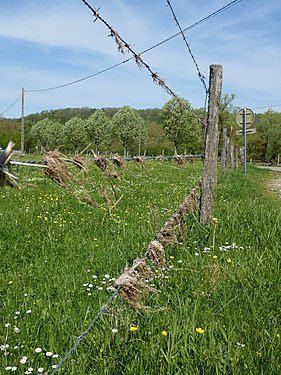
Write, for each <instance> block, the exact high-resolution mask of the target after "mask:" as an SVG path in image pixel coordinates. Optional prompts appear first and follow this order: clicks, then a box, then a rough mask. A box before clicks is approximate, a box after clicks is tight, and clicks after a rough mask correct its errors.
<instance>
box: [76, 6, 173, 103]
mask: <svg viewBox="0 0 281 375" xmlns="http://www.w3.org/2000/svg"><path fill="white" fill-rule="evenodd" d="M81 1H82V2H83V3H84V4H85V5H86V6H87V7H88V8H89V9H90V10H91V12H92V13H93V15H94V16H95V17H96V19H99V20H100V21H101V22H102V23H103V24H104V25H105V26H106V27H107V28H108V29H109V31H110V34H109V35H110V36H111V37H112V38H113V39H114V40H115V42H116V44H117V48H118V51H119V52H121V53H122V54H124V53H125V51H126V50H127V51H129V52H131V54H132V55H133V57H134V60H135V62H136V64H137V65H138V67H139V68H140V69H141V68H146V69H147V70H148V71H149V73H150V75H151V77H152V80H153V82H154V83H156V84H157V85H159V86H160V87H162V88H163V89H164V90H165V91H166V92H167V93H168V94H170V95H171V96H173V97H176V98H177V97H178V96H177V95H176V94H175V92H174V91H173V90H172V89H171V88H170V87H169V86H168V85H167V84H166V83H165V81H164V79H162V78H161V77H160V76H159V75H158V73H157V72H154V71H153V70H152V69H151V68H150V66H149V65H148V64H147V63H146V62H145V61H144V60H143V59H142V57H141V55H140V53H137V52H135V51H134V50H133V49H132V47H131V46H130V44H129V43H127V42H126V41H125V40H124V39H123V38H122V37H121V36H120V35H119V33H118V32H117V31H116V30H114V29H113V28H112V27H111V26H110V25H109V23H108V22H107V21H106V20H105V19H104V18H102V17H101V16H100V14H99V12H98V10H95V9H94V8H93V7H92V6H91V5H90V4H89V3H88V2H87V1H86V0H81Z"/></svg>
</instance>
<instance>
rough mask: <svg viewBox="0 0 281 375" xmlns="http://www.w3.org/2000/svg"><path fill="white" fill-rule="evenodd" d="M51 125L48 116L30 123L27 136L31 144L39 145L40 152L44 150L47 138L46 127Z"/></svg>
mask: <svg viewBox="0 0 281 375" xmlns="http://www.w3.org/2000/svg"><path fill="white" fill-rule="evenodd" d="M51 125H52V121H51V120H49V119H48V118H45V119H43V120H40V121H38V122H37V123H36V124H34V125H32V127H31V129H30V133H29V137H30V139H31V141H32V143H33V144H35V145H37V146H40V147H41V152H43V151H44V150H45V147H46V145H47V139H48V127H50V126H51Z"/></svg>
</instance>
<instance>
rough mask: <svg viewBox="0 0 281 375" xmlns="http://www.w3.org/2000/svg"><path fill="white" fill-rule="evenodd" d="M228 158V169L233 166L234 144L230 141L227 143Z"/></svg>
mask: <svg viewBox="0 0 281 375" xmlns="http://www.w3.org/2000/svg"><path fill="white" fill-rule="evenodd" d="M229 159H230V162H229V164H230V169H233V168H234V145H233V144H232V143H230V144H229Z"/></svg>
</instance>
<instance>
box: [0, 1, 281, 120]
mask: <svg viewBox="0 0 281 375" xmlns="http://www.w3.org/2000/svg"><path fill="white" fill-rule="evenodd" d="M241 1H243V0H234V1H231V2H230V3H228V4H226V5H225V6H223V7H221V8H219V9H217V10H216V11H214V12H213V13H211V14H209V15H208V16H206V17H204V18H202V19H200V20H199V21H197V22H195V23H193V24H192V25H190V26H188V27H186V28H184V29H183V30H181V31H180V32H178V33H175V34H173V35H171V36H170V37H168V38H166V39H164V40H162V41H160V42H158V43H156V44H154V45H153V46H151V47H149V48H147V49H145V50H143V51H142V52H140V54H139V55H143V54H145V53H147V52H149V51H151V50H153V49H154V48H157V47H159V46H161V45H162V44H164V43H167V42H169V41H170V40H172V39H174V38H176V37H178V36H179V35H181V34H182V33H184V34H185V33H186V32H187V31H189V30H191V29H193V28H194V27H197V26H199V25H201V24H202V23H204V22H206V21H208V20H210V19H212V18H213V17H216V16H217V15H219V14H221V13H222V12H225V11H226V10H228V9H230V8H232V7H233V6H235V5H236V4H238V3H239V2H241ZM133 59H134V56H133V57H130V58H128V59H126V60H123V61H121V62H119V63H117V64H114V65H112V66H110V67H108V68H105V69H102V70H100V71H98V72H95V73H93V74H90V75H88V76H85V77H82V78H80V79H77V80H73V81H70V82H67V83H64V84H61V85H56V86H52V87H47V88H42V89H34V90H25V93H26V94H38V93H43V92H47V91H51V90H56V89H60V88H64V87H68V86H71V85H74V84H76V83H79V82H82V81H85V80H87V79H90V78H92V77H95V76H97V75H100V74H103V73H106V72H107V71H109V70H112V69H114V68H117V67H118V66H120V65H122V64H125V63H127V62H129V61H131V60H133ZM20 98H21V96H19V97H18V98H17V99H16V100H15V101H14V102H13V103H12V104H11V105H9V106H8V107H7V108H6V109H5V110H4V111H3V112H1V113H0V117H1V116H2V115H3V114H4V113H6V112H7V111H8V110H9V109H11V108H12V107H13V106H14V105H15V104H16V103H17V102H18V100H19V99H20ZM278 106H279V105H278Z"/></svg>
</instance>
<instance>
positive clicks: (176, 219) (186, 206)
mask: <svg viewBox="0 0 281 375" xmlns="http://www.w3.org/2000/svg"><path fill="white" fill-rule="evenodd" d="M199 198H200V190H199V187H196V188H194V189H193V190H192V191H191V192H190V194H189V195H188V196H187V197H186V198H185V199H184V201H183V202H182V204H181V205H180V206H179V208H178V210H177V212H176V213H175V214H174V215H172V216H171V217H170V219H169V220H168V221H166V223H165V224H164V226H163V227H162V228H161V229H160V231H159V232H158V234H157V241H159V242H160V243H162V244H163V245H164V244H171V243H174V242H176V241H177V235H178V233H179V232H180V231H184V228H185V226H184V224H185V218H186V215H187V214H188V213H194V211H195V209H196V208H197V207H198V202H199Z"/></svg>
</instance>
